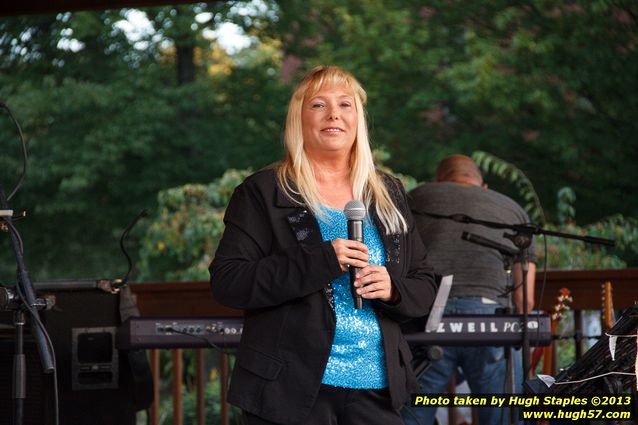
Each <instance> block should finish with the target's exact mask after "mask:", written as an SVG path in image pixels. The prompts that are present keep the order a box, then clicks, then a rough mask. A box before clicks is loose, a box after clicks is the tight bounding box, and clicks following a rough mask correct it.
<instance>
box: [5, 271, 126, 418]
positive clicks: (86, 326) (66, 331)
mask: <svg viewBox="0 0 638 425" xmlns="http://www.w3.org/2000/svg"><path fill="white" fill-rule="evenodd" d="M36 291H37V292H38V294H40V295H47V296H53V297H54V298H55V304H54V306H53V308H52V309H50V310H47V311H42V312H40V317H41V318H42V321H43V322H44V325H45V327H46V329H47V332H48V333H49V336H50V338H51V340H52V342H53V346H54V349H55V356H56V363H57V373H58V387H59V408H60V424H64V425H85V424H86V425H135V418H136V412H137V410H138V407H137V406H136V404H137V403H136V399H135V396H136V394H135V392H136V389H135V379H134V377H133V375H132V372H131V367H130V365H129V362H128V352H127V351H118V350H117V349H116V348H115V333H116V330H117V328H118V326H119V325H120V324H121V323H120V312H119V296H118V295H117V294H111V293H108V292H104V291H102V290H101V289H97V288H95V287H91V286H90V285H87V284H86V283H83V284H76V285H74V284H73V283H72V282H71V283H69V284H67V285H50V286H47V285H46V284H37V285H36ZM27 329H28V327H27ZM6 351H8V350H7V348H6V347H4V346H3V351H2V354H1V355H2V356H3V357H2V359H0V363H1V364H3V365H4V364H5V363H8V364H9V366H10V365H11V364H12V358H13V357H12V355H11V353H7V352H6ZM25 352H26V354H27V358H28V359H32V358H35V359H36V361H35V362H34V361H32V360H31V361H30V362H29V364H28V369H29V370H28V373H29V374H32V373H34V372H35V370H34V369H37V372H38V373H39V374H41V375H44V374H42V369H41V367H40V364H39V358H38V352H37V349H36V347H35V344H34V343H33V342H32V341H31V342H30V345H29V348H28V351H27V348H26V347H25ZM5 355H7V356H8V357H4V356H5ZM9 376H10V375H9ZM3 382H4V383H10V382H11V380H10V379H9V380H4V379H3ZM4 385H6V384H3V386H4ZM38 385H40V386H44V387H45V388H37V387H38ZM8 386H9V387H10V386H11V385H10V384H9V385H8ZM26 390H27V399H30V398H32V397H35V396H36V395H38V397H39V399H40V401H39V403H41V404H42V406H35V407H32V408H33V410H34V411H37V412H43V414H44V415H45V417H44V418H43V419H41V420H40V421H39V422H29V423H27V422H25V425H28V424H30V423H33V424H36V423H37V424H45V425H49V424H53V416H52V414H51V412H52V411H53V409H52V402H53V385H52V380H51V377H50V376H48V375H45V376H43V377H41V379H34V380H33V381H28V383H27V389H26ZM10 394H11V392H10V390H9V395H10ZM11 405H12V403H11V399H10V398H9V399H6V398H5V399H0V406H3V407H2V408H0V418H3V417H4V418H7V417H10V416H5V413H6V412H4V410H5V406H7V407H8V408H9V411H11ZM25 410H27V409H26V408H25ZM1 421H2V419H0V422H1ZM8 423H10V422H8Z"/></svg>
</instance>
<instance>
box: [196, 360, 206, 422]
mask: <svg viewBox="0 0 638 425" xmlns="http://www.w3.org/2000/svg"><path fill="white" fill-rule="evenodd" d="M195 365H196V369H197V372H196V377H195V379H196V383H197V425H204V424H205V423H206V405H205V404H204V393H205V391H206V379H205V377H204V373H205V371H204V350H202V349H201V348H198V349H197V350H195Z"/></svg>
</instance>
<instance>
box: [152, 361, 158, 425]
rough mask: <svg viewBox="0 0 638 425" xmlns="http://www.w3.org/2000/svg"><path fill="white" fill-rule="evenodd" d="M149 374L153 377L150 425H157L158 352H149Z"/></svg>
mask: <svg viewBox="0 0 638 425" xmlns="http://www.w3.org/2000/svg"><path fill="white" fill-rule="evenodd" d="M150 363H151V374H152V376H153V403H152V404H151V412H150V415H151V418H150V419H151V425H159V419H160V414H159V412H160V350H151V362H150Z"/></svg>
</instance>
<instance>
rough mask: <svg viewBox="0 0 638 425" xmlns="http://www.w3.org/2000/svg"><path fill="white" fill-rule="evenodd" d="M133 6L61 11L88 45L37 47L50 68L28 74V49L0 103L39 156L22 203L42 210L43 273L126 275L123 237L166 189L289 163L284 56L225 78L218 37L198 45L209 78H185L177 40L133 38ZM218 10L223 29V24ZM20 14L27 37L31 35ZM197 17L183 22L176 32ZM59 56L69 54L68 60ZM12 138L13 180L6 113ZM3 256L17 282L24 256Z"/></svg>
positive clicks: (37, 239)
mask: <svg viewBox="0 0 638 425" xmlns="http://www.w3.org/2000/svg"><path fill="white" fill-rule="evenodd" d="M195 7H196V6H193V8H195ZM193 10H195V9H193ZM127 13H128V11H122V12H121V13H120V12H119V11H118V12H117V13H115V12H108V11H107V12H82V13H76V14H64V16H62V17H60V16H57V17H54V19H53V21H51V22H49V21H47V22H48V23H47V25H48V26H47V27H46V28H48V29H49V30H48V31H49V32H48V33H50V32H54V33H56V34H57V37H58V39H59V40H62V39H65V38H73V39H74V40H76V41H75V42H74V43H76V44H74V45H75V46H76V47H77V49H75V50H74V49H71V50H65V49H62V48H60V47H59V45H58V44H56V43H52V44H51V45H47V46H46V49H45V48H44V47H41V46H39V44H38V45H37V46H32V47H29V49H31V50H33V51H34V52H36V53H34V54H33V57H34V59H33V60H34V61H35V60H36V59H37V61H38V64H39V65H38V66H40V67H41V69H45V70H46V72H44V74H38V73H36V72H34V73H33V74H31V73H29V72H22V71H21V69H20V68H25V69H31V68H30V67H31V66H32V65H31V64H29V63H27V62H28V60H30V59H28V55H27V57H23V56H21V54H18V53H16V56H15V58H13V62H10V63H9V62H6V63H5V65H6V66H5V67H4V68H2V71H3V72H2V74H0V98H2V99H4V100H6V103H7V104H8V105H9V106H10V107H11V109H12V110H13V112H14V113H15V115H16V117H17V118H18V120H19V121H20V123H21V125H22V127H23V129H24V133H25V136H26V140H27V145H28V150H29V155H30V156H29V173H28V175H27V178H26V180H25V183H24V185H23V188H22V191H21V192H20V193H19V194H18V195H16V197H15V198H14V200H13V203H12V206H13V207H14V209H16V210H20V209H25V210H27V212H28V218H27V219H25V220H23V221H22V223H20V226H19V227H20V229H21V230H22V236H23V238H24V242H25V244H24V245H25V256H26V259H27V265H28V266H29V268H30V269H31V271H32V274H33V275H34V279H36V280H42V279H48V278H72V277H92V276H95V277H117V276H119V275H121V274H122V273H123V272H124V268H125V265H126V263H125V261H124V258H123V257H122V255H121V253H120V252H119V249H118V245H117V241H118V238H119V235H120V233H121V232H122V229H123V228H124V226H125V225H126V223H128V222H130V220H131V219H132V217H134V216H135V215H136V214H137V213H138V212H139V211H140V210H141V209H142V208H149V209H151V210H153V209H154V206H155V198H156V194H157V192H158V191H160V190H162V189H165V188H168V187H173V186H175V185H181V184H185V183H188V182H198V181H200V182H209V181H212V180H213V179H214V178H215V177H217V176H220V175H221V174H222V173H223V172H224V171H225V170H226V169H227V168H229V167H233V166H235V167H240V168H245V167H248V166H256V167H261V166H264V165H266V164H268V163H270V162H272V161H274V160H275V159H276V158H278V157H280V128H281V123H282V122H283V115H284V107H285V98H284V96H283V94H284V93H286V88H285V87H284V85H282V84H281V83H280V82H279V81H278V80H277V79H276V78H275V76H274V75H273V73H272V69H273V68H274V69H277V67H278V62H277V60H278V57H277V55H274V54H273V53H272V49H271V48H270V47H265V48H264V49H262V48H261V47H260V46H257V47H255V51H256V52H264V53H263V54H254V55H252V56H251V55H245V54H244V55H243V56H242V58H241V59H242V61H241V63H237V64H235V63H234V62H232V61H231V62H230V63H229V64H228V63H226V65H225V68H224V69H225V70H226V71H227V72H211V67H212V65H214V61H215V60H216V59H215V57H213V56H211V55H209V54H208V53H207V52H209V51H212V49H214V48H215V45H214V43H212V42H209V46H208V49H204V47H205V46H203V45H202V46H203V47H198V49H199V50H197V52H198V53H197V55H198V60H196V61H195V64H196V66H197V72H196V79H195V80H194V81H190V82H188V81H182V84H178V81H177V78H176V77H174V76H175V75H177V72H176V71H175V61H174V60H170V58H171V57H174V56H173V55H174V50H171V44H170V39H168V38H164V37H163V36H161V34H160V35H159V36H156V37H153V36H152V35H148V37H147V38H148V39H147V40H141V41H140V40H138V41H130V40H128V38H127V37H124V35H123V34H122V32H121V30H119V29H118V28H119V26H117V25H115V22H116V17H117V19H121V18H122V16H126V14H127ZM167 16H172V15H171V14H170V13H167ZM214 16H215V17H216V18H215V19H213V20H212V21H210V23H209V25H210V26H213V25H217V24H218V21H220V19H221V18H219V16H218V15H217V14H215V15H214ZM193 19H194V18H193ZM18 21H19V22H17V23H15V25H14V26H15V34H14V35H15V37H14V38H13V39H19V38H20V37H23V36H22V35H21V34H22V32H20V30H19V28H20V25H21V24H23V23H22V20H21V19H20V20H18ZM192 24H193V22H187V21H182V20H175V22H173V23H172V24H171V25H172V27H171V28H174V27H175V26H176V25H182V26H186V27H187V28H189V29H190V28H191V25H192ZM43 25H44V24H43ZM12 28H13V27H12ZM69 28H73V30H72V31H71V30H69ZM56 31H57V32H56ZM193 31H197V32H198V33H201V28H200V27H197V28H196V29H195V30H193ZM23 32H24V31H23ZM48 33H47V34H48ZM7 37H8V36H7ZM44 38H45V37H43V39H44ZM140 42H143V43H147V44H143V45H141V46H140V45H139V44H138V43H140ZM7 43H8V45H9V46H11V45H12V42H10V41H7ZM87 46H92V47H91V48H90V49H89V47H87ZM136 46H137V47H136ZM142 47H147V48H148V49H147V50H140V49H141V48H142ZM38 49H39V50H38ZM31 50H29V51H31ZM56 54H59V55H60V56H63V57H64V58H65V59H64V61H63V62H60V63H57V62H55V63H54V61H56ZM3 59H5V58H3ZM22 59H23V60H24V62H22V61H21V60H22ZM220 60H224V61H227V60H228V58H226V57H224V58H222V59H220ZM7 61H8V59H7ZM167 75H171V76H172V77H170V78H166V76H167ZM3 117H4V115H3ZM239 129H241V130H239ZM0 139H1V140H3V147H5V146H6V149H4V150H3V154H2V155H0V165H1V166H2V167H1V169H0V181H2V182H3V183H4V182H5V181H6V182H9V183H5V185H6V186H9V185H10V183H11V182H14V181H15V179H16V176H17V175H18V172H19V171H20V169H21V163H20V151H19V147H18V146H19V144H18V141H17V136H16V132H15V130H14V129H13V127H12V124H11V123H10V121H9V119H8V118H6V120H5V119H3V120H1V121H0ZM5 140H6V144H5V143H4V141H5ZM143 226H144V224H143V222H142V223H141V224H140V227H143ZM138 232H139V231H135V232H133V235H132V237H133V240H132V241H131V244H132V245H133V246H137V243H138V240H137V235H138ZM0 256H1V257H0V258H2V260H3V261H1V262H0V263H1V265H0V276H2V280H3V281H5V280H6V281H11V280H12V279H13V276H14V271H13V265H12V264H13V260H12V258H11V255H10V253H9V252H7V251H6V250H4V251H3V252H0Z"/></svg>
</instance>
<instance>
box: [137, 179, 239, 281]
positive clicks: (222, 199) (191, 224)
mask: <svg viewBox="0 0 638 425" xmlns="http://www.w3.org/2000/svg"><path fill="white" fill-rule="evenodd" d="M250 173H251V170H232V169H231V170H228V171H226V172H225V173H224V175H223V176H222V177H220V178H219V179H216V180H215V181H213V182H212V183H210V184H209V185H202V184H199V185H194V184H188V185H185V186H181V187H177V188H173V189H167V190H163V191H161V192H160V193H159V194H158V196H157V202H158V213H157V216H156V217H155V218H153V221H152V223H151V225H150V226H149V228H148V230H147V232H146V235H145V237H144V239H143V241H142V247H141V250H140V279H141V280H151V279H158V280H207V279H208V266H209V265H210V262H211V260H212V254H213V253H214V252H215V250H216V249H217V244H218V243H219V239H220V238H221V236H222V233H223V231H224V223H223V217H224V211H225V209H226V205H227V204H228V201H229V200H230V196H231V195H232V192H233V190H234V189H235V187H236V186H238V185H239V184H240V183H241V182H242V181H243V180H244V178H246V177H247V176H248V175H249V174H250Z"/></svg>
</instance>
